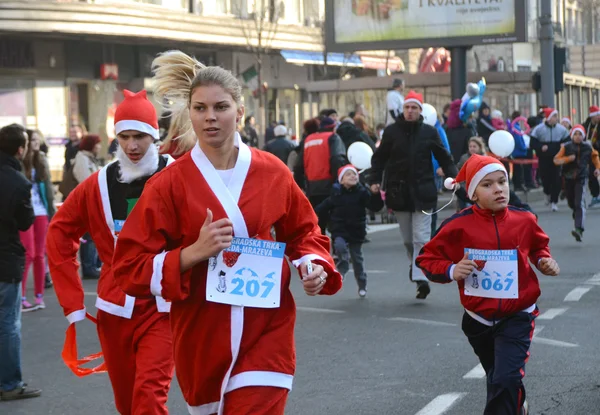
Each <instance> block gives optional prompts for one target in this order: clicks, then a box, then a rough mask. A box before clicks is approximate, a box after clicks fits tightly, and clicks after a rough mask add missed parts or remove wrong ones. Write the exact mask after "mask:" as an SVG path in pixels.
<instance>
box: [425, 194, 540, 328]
mask: <svg viewBox="0 0 600 415" xmlns="http://www.w3.org/2000/svg"><path fill="white" fill-rule="evenodd" d="M549 241H550V238H548V235H546V234H545V233H544V231H543V230H542V229H541V228H540V227H539V226H538V224H537V220H536V218H535V216H534V215H533V214H531V213H530V212H528V211H525V210H522V209H519V208H516V207H513V206H509V207H508V208H506V209H504V210H502V211H500V212H495V213H492V212H491V211H489V210H484V209H481V208H479V207H478V206H477V205H475V206H473V207H470V208H467V209H465V210H463V211H462V212H460V213H457V214H456V215H454V216H452V217H451V218H449V219H447V220H446V221H445V222H444V223H443V224H442V226H441V227H440V229H439V231H438V233H437V234H436V236H435V237H434V238H433V239H432V240H431V241H430V242H429V243H427V244H426V245H425V246H424V247H423V250H422V251H421V254H420V255H419V256H418V257H417V261H416V263H417V266H418V267H419V268H421V269H422V270H423V272H424V273H425V276H426V277H427V278H428V279H429V280H431V281H434V282H439V283H449V282H452V281H454V280H453V279H452V278H451V268H452V266H453V265H454V264H457V263H458V262H460V261H461V260H462V258H463V256H464V252H465V248H473V249H485V250H508V249H516V250H517V261H518V273H519V291H518V292H519V298H517V299H496V298H484V297H477V296H469V295H465V293H464V285H465V282H464V281H458V291H459V293H460V301H461V303H462V305H463V307H464V308H465V309H466V310H467V311H470V312H471V313H475V314H476V315H478V316H480V317H482V318H483V319H485V320H488V321H489V320H499V319H501V318H503V317H506V316H508V315H511V314H514V313H517V312H519V311H523V310H527V309H528V308H530V307H531V306H533V305H534V304H535V302H536V301H537V299H538V297H539V296H540V285H539V282H538V279H537V276H536V274H535V272H534V271H533V269H532V268H531V265H530V264H529V261H528V260H531V262H532V263H533V264H536V265H537V263H538V262H539V260H540V259H542V258H545V257H550V249H549V247H548V242H549Z"/></svg>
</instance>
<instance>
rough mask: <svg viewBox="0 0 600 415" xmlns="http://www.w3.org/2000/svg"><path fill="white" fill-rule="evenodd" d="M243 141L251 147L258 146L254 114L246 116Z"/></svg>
mask: <svg viewBox="0 0 600 415" xmlns="http://www.w3.org/2000/svg"><path fill="white" fill-rule="evenodd" d="M242 141H244V143H245V144H248V145H249V146H250V147H258V133H257V132H256V118H254V116H253V115H249V116H247V117H246V120H245V121H244V129H243V134H242Z"/></svg>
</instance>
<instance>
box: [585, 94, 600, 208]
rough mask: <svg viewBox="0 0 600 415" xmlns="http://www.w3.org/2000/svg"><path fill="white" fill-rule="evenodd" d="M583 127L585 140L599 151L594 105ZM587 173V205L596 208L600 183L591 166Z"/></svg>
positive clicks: (599, 116) (599, 123) (598, 112)
mask: <svg viewBox="0 0 600 415" xmlns="http://www.w3.org/2000/svg"><path fill="white" fill-rule="evenodd" d="M583 128H584V129H585V131H586V134H585V140H586V141H589V142H590V143H591V144H592V147H593V148H594V150H596V151H599V152H600V108H598V107H597V106H595V105H592V106H591V107H590V111H589V116H588V118H587V119H586V120H585V122H584V123H583ZM589 173H590V175H589V180H588V187H589V188H590V192H591V194H592V201H591V202H590V206H589V207H591V208H596V207H598V206H599V205H600V184H599V183H598V178H597V177H596V175H595V169H594V168H593V167H592V166H590V172H589Z"/></svg>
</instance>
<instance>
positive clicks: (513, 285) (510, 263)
mask: <svg viewBox="0 0 600 415" xmlns="http://www.w3.org/2000/svg"><path fill="white" fill-rule="evenodd" d="M465 253H468V254H469V259H470V260H472V261H475V263H477V268H476V269H475V270H474V271H473V273H472V274H471V275H469V276H468V277H467V278H466V279H465V289H464V292H465V295H471V296H476V297H486V298H510V299H516V298H519V265H518V261H517V250H516V249H507V250H489V249H470V248H466V249H465Z"/></svg>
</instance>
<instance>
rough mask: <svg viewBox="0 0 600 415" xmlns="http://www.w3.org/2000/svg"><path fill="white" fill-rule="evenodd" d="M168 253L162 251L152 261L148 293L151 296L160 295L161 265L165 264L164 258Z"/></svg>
mask: <svg viewBox="0 0 600 415" xmlns="http://www.w3.org/2000/svg"><path fill="white" fill-rule="evenodd" d="M167 254H168V252H166V251H162V252H161V253H160V254H157V255H156V256H154V259H152V278H151V279H150V292H151V293H152V294H153V295H156V296H160V295H162V279H163V265H164V263H165V257H166V256H167Z"/></svg>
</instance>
